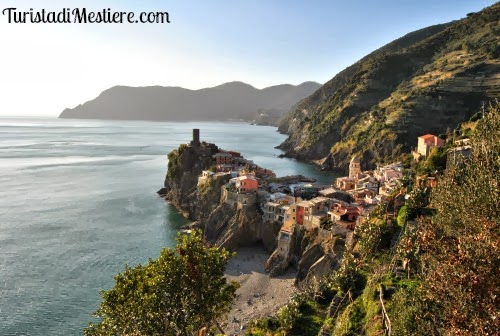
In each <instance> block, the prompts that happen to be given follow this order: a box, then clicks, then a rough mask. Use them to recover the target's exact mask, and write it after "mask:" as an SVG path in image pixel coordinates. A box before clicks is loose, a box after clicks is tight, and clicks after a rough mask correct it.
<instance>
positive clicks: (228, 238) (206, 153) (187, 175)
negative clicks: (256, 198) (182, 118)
mask: <svg viewBox="0 0 500 336" xmlns="http://www.w3.org/2000/svg"><path fill="white" fill-rule="evenodd" d="M217 151H218V147H217V146H215V145H213V144H207V143H201V144H200V146H192V145H189V146H188V145H181V146H180V147H179V149H177V150H174V151H172V152H171V153H170V154H169V156H168V157H169V163H168V173H167V176H166V179H165V183H164V185H165V188H163V189H162V190H160V191H159V193H160V194H161V195H163V196H164V197H165V198H166V199H168V200H169V201H170V203H171V204H172V205H174V206H175V207H176V208H177V209H178V210H179V211H181V212H182V213H183V215H184V216H185V217H186V218H189V219H191V220H194V221H197V226H198V227H201V228H202V229H203V232H204V237H205V239H206V240H207V241H209V242H211V243H213V244H216V245H218V246H223V247H226V248H228V249H230V250H236V249H237V248H238V247H242V246H251V245H255V244H260V243H261V244H263V245H264V247H265V248H266V249H267V250H268V251H272V250H274V248H275V247H276V237H277V234H278V232H279V229H280V226H279V225H277V224H276V223H274V224H273V223H265V222H263V220H262V215H261V213H260V211H259V209H258V208H257V206H256V205H248V206H236V205H230V204H228V203H226V202H224V201H223V199H222V197H221V196H222V195H221V190H222V189H221V187H222V186H223V185H224V184H225V183H226V182H227V181H228V179H229V177H228V176H222V177H217V178H213V179H210V180H208V181H207V182H204V183H202V184H200V185H198V177H199V176H200V175H201V173H202V171H203V170H207V169H209V168H211V167H212V165H213V164H214V163H213V161H212V155H214V154H215V153H217Z"/></svg>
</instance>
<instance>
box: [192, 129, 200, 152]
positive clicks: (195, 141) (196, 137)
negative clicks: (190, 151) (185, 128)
mask: <svg viewBox="0 0 500 336" xmlns="http://www.w3.org/2000/svg"><path fill="white" fill-rule="evenodd" d="M191 145H192V146H194V147H198V146H200V129H199V128H193V140H192V141H191Z"/></svg>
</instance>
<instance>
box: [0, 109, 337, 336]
mask: <svg viewBox="0 0 500 336" xmlns="http://www.w3.org/2000/svg"><path fill="white" fill-rule="evenodd" d="M193 128H199V129H200V130H201V140H202V141H207V142H210V143H216V144H217V145H218V146H219V147H220V148H224V149H228V150H234V151H238V152H241V153H242V155H244V156H245V157H246V158H247V159H249V160H253V161H254V162H255V163H257V164H259V165H260V166H262V167H266V168H269V169H272V170H273V171H274V172H275V173H276V174H277V175H278V176H284V175H294V174H302V175H305V176H310V177H313V178H315V179H317V180H318V182H319V183H328V184H329V183H332V181H333V179H334V177H335V176H334V175H333V174H332V173H329V172H320V171H318V170H317V169H316V168H315V167H313V166H312V165H309V164H305V163H302V162H298V161H296V160H293V159H288V158H278V155H279V154H281V153H282V151H280V150H278V149H275V148H274V147H275V146H277V145H278V144H280V143H281V142H283V140H284V139H285V136H284V135H282V134H279V133H278V132H276V128H273V127H267V126H251V125H248V124H245V123H215V122H213V123H211V122H187V123H167V122H145V121H97V120H85V121H83V120H69V119H64V120H62V119H55V118H37V119H32V118H1V119H0V148H1V150H0V165H1V167H2V170H1V171H0V183H1V184H2V186H3V188H2V189H1V190H0V267H1V268H0V272H1V274H0V279H2V281H1V282H0V295H1V296H2V305H1V307H0V308H1V310H0V334H2V335H18V334H23V335H25V334H26V335H80V334H81V333H82V329H83V327H84V326H86V325H87V323H88V322H89V321H90V320H91V313H92V312H93V311H94V310H95V309H96V308H97V305H98V303H99V302H100V296H99V291H100V290H102V289H108V288H110V287H111V286H112V285H113V276H114V275H115V274H116V273H117V272H119V271H122V270H123V268H124V265H125V264H126V263H128V264H130V265H136V264H137V263H144V262H146V261H147V260H148V258H156V257H157V256H158V254H159V251H160V249H161V248H162V247H170V246H173V243H174V238H175V235H176V232H177V231H178V230H179V228H180V227H181V226H182V225H183V224H185V223H186V222H187V221H186V220H185V219H184V218H183V217H182V216H180V215H179V213H178V212H177V211H176V210H175V209H174V208H173V207H172V206H170V205H169V204H168V203H166V202H164V201H163V200H162V199H161V198H159V197H158V196H157V195H156V194H155V192H156V190H158V189H159V188H160V187H161V186H162V183H163V180H164V178H165V174H166V171H167V158H166V156H167V154H168V153H169V152H170V151H172V150H173V149H175V148H177V147H178V146H179V144H182V143H187V142H189V140H190V139H191V132H192V129H193Z"/></svg>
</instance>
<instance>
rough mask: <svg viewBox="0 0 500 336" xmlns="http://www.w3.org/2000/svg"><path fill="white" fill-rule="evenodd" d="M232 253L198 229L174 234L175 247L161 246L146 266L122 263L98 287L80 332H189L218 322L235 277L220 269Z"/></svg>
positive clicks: (231, 298) (228, 302) (225, 309)
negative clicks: (106, 285)
mask: <svg viewBox="0 0 500 336" xmlns="http://www.w3.org/2000/svg"><path fill="white" fill-rule="evenodd" d="M231 256H232V254H231V253H230V252H228V251H227V250H225V249H221V248H218V247H209V246H207V245H206V244H205V242H204V241H203V239H202V235H201V232H200V231H194V232H193V233H192V234H189V235H179V236H178V237H177V246H176V248H175V250H174V249H163V250H162V251H161V254H160V256H159V257H158V259H156V260H151V259H150V260H149V262H148V263H147V264H146V265H138V266H136V267H133V268H131V267H128V266H125V271H124V272H123V273H119V274H118V275H116V277H115V286H114V287H113V288H112V289H110V290H107V291H103V292H101V295H102V298H103V301H102V303H101V304H100V306H99V308H98V309H97V311H96V313H95V315H96V316H97V317H99V318H101V320H100V322H98V323H95V324H94V323H91V324H90V325H89V327H88V328H86V329H85V335H87V336H91V335H192V334H193V333H195V332H197V331H198V330H199V329H200V328H202V327H210V326H213V325H214V324H217V325H218V323H217V318H219V317H221V316H223V315H224V314H226V313H227V312H228V311H229V310H230V308H231V305H232V303H233V301H234V299H235V296H236V289H237V288H238V284H237V283H236V282H231V283H228V282H227V280H226V278H225V277H224V270H225V267H226V264H227V261H228V260H229V258H231Z"/></svg>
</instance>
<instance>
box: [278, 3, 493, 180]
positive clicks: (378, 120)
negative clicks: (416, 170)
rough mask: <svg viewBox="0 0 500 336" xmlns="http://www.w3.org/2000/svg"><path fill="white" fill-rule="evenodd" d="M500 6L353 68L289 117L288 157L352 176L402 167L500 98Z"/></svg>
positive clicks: (284, 126) (426, 32) (424, 32)
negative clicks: (414, 151)
mask: <svg viewBox="0 0 500 336" xmlns="http://www.w3.org/2000/svg"><path fill="white" fill-rule="evenodd" d="M499 17H500V4H499V3H497V4H495V5H493V6H491V7H488V8H486V9H484V10H483V11H481V12H478V13H471V14H469V15H468V16H467V17H466V18H464V19H461V20H457V21H453V22H451V23H447V24H442V25H436V26H431V27H428V28H424V29H421V30H418V31H415V32H412V33H410V34H407V35H405V36H403V37H402V38H400V39H397V40H395V41H393V42H391V43H389V44H387V45H385V46H384V47H382V48H380V49H378V50H376V51H374V52H372V53H371V54H369V55H368V56H366V57H364V58H363V59H361V60H360V61H358V62H357V63H355V64H353V65H352V66H350V67H348V68H346V69H345V70H343V71H342V72H340V73H339V74H337V75H336V76H335V77H333V78H332V79H331V80H330V81H329V82H327V83H326V84H325V85H323V87H322V88H321V89H319V90H318V91H316V92H315V93H314V94H312V95H311V96H310V97H308V98H306V99H304V100H302V101H301V102H300V103H299V104H297V105H296V106H295V107H293V108H292V109H291V110H290V111H289V112H288V114H287V115H286V116H285V117H284V119H283V121H282V123H281V124H280V128H279V130H280V131H281V132H283V133H287V134H288V135H289V138H288V139H287V140H286V141H285V142H284V143H283V144H281V145H280V148H282V149H284V150H286V152H287V155H288V156H293V157H297V158H299V159H304V160H309V161H315V162H316V163H318V164H320V165H322V166H323V167H325V168H327V169H335V170H341V171H345V170H346V168H347V166H348V162H349V161H348V160H349V158H350V157H351V156H352V155H353V154H359V155H360V156H361V157H362V162H363V165H364V167H363V168H369V167H372V166H373V165H374V164H375V163H376V162H383V161H390V160H395V159H398V158H400V157H401V155H403V154H404V153H408V152H410V150H411V148H412V147H415V146H416V143H417V139H416V138H417V137H418V136H420V135H422V134H425V133H434V134H442V133H446V132H447V131H450V130H453V129H454V128H455V127H457V125H458V124H459V123H461V122H463V121H466V120H468V119H469V118H470V117H471V116H472V115H473V114H474V113H475V112H477V111H478V110H479V109H480V107H481V105H483V104H487V103H488V102H491V101H493V100H494V99H497V98H499V97H500V73H499V69H500V60H499V53H500V47H499V42H500V38H499V36H500V27H499Z"/></svg>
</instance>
